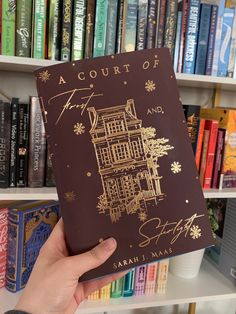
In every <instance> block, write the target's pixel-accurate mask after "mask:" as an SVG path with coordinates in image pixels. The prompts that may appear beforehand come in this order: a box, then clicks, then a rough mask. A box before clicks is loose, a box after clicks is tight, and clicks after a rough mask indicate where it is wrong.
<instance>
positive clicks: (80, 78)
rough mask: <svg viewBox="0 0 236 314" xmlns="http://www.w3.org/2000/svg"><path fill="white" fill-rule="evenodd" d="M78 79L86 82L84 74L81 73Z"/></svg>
mask: <svg viewBox="0 0 236 314" xmlns="http://www.w3.org/2000/svg"><path fill="white" fill-rule="evenodd" d="M78 78H79V80H81V81H84V80H85V75H84V72H79V74H78Z"/></svg>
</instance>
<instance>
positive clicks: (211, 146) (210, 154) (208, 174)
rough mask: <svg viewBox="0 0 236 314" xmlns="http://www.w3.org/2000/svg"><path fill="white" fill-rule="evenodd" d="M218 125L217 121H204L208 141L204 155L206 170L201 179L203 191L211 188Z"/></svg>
mask: <svg viewBox="0 0 236 314" xmlns="http://www.w3.org/2000/svg"><path fill="white" fill-rule="evenodd" d="M218 124H219V122H218V121H217V120H206V123H205V130H209V141H208V148H207V155H206V169H205V173H204V179H203V188H204V189H210V187H211V180H212V172H213V166H214V158H215V149H216V140H217V132H218Z"/></svg>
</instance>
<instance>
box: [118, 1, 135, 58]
mask: <svg viewBox="0 0 236 314" xmlns="http://www.w3.org/2000/svg"><path fill="white" fill-rule="evenodd" d="M137 16H138V1H137V0H126V1H125V2H124V15H123V33H122V45H121V52H128V51H134V50H135V47H136V33H137Z"/></svg>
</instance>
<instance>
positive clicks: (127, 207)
mask: <svg viewBox="0 0 236 314" xmlns="http://www.w3.org/2000/svg"><path fill="white" fill-rule="evenodd" d="M87 110H88V112H89V118H90V123H91V129H90V131H89V132H90V134H91V137H92V143H93V145H94V149H95V153H96V158H97V163H98V169H99V173H100V176H101V181H102V186H103V194H102V195H101V196H100V197H99V203H98V209H99V213H102V214H108V215H109V216H110V218H111V221H112V222H117V221H118V220H119V219H120V218H121V216H122V213H124V214H125V213H126V214H128V215H129V214H135V213H136V214H138V217H139V219H140V220H141V221H145V220H146V219H147V216H148V210H147V204H148V203H152V202H154V203H157V201H158V200H160V199H163V194H162V192H161V187H160V179H161V177H160V176H159V175H158V172H157V169H158V167H159V166H158V165H157V162H156V161H157V160H154V159H153V157H152V156H149V157H148V155H149V154H148V151H147V148H145V140H144V136H143V130H144V128H142V120H140V119H138V117H137V115H136V110H135V105H134V101H133V99H129V100H127V103H126V104H125V105H120V106H115V107H109V108H104V109H98V110H96V109H95V108H94V107H90V108H88V109H87ZM154 130H155V129H154Z"/></svg>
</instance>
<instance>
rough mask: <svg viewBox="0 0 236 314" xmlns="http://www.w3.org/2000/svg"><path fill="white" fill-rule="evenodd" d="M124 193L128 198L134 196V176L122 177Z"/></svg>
mask: <svg viewBox="0 0 236 314" xmlns="http://www.w3.org/2000/svg"><path fill="white" fill-rule="evenodd" d="M121 180H122V185H123V192H124V195H125V196H126V197H131V196H134V184H133V179H132V176H124V177H122V179H121Z"/></svg>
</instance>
